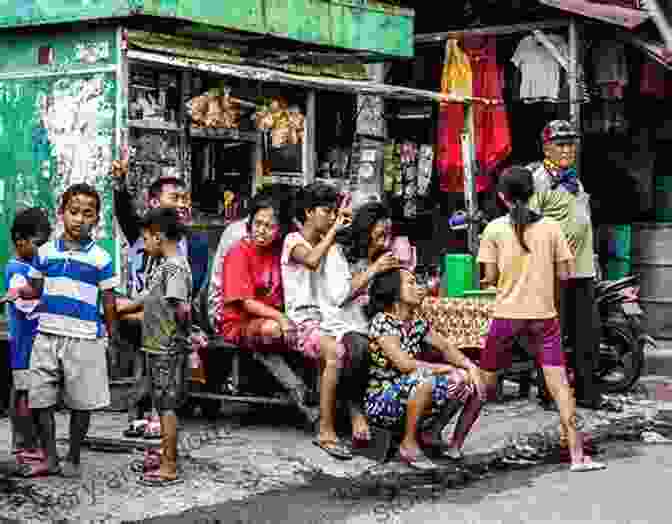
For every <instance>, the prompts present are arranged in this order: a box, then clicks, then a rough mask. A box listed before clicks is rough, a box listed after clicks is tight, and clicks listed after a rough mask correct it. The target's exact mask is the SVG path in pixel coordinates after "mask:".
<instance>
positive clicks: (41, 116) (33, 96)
mask: <svg viewBox="0 0 672 524" xmlns="http://www.w3.org/2000/svg"><path fill="white" fill-rule="evenodd" d="M115 38H116V33H115V31H114V29H110V30H109V31H107V30H105V29H103V28H101V29H99V30H97V31H95V32H90V33H88V34H83V33H70V34H58V35H46V34H42V33H34V34H33V35H30V36H28V35H21V36H18V35H5V36H4V38H3V39H0V56H3V59H2V60H0V166H1V167H2V169H0V266H1V265H4V263H5V262H6V260H7V259H8V258H9V256H11V253H12V245H11V239H10V235H9V230H10V228H11V224H12V221H13V218H14V215H15V213H16V212H17V211H18V210H20V209H22V208H26V207H33V206H37V207H42V208H45V209H46V210H47V211H48V212H49V216H50V219H51V221H52V224H53V225H54V226H55V229H56V231H55V233H56V234H58V233H60V232H61V231H62V225H61V224H60V223H59V222H60V221H59V218H58V214H57V209H58V206H59V203H60V199H61V196H62V194H63V192H64V191H65V189H66V188H67V187H68V186H70V185H72V184H74V183H79V182H86V183H88V184H90V185H92V186H93V187H95V188H96V189H97V190H98V191H99V193H100V194H101V197H102V202H103V206H102V212H101V221H100V225H99V228H98V231H97V232H96V235H97V238H98V239H101V240H102V242H103V245H104V246H105V248H106V249H108V250H109V251H111V254H112V255H113V256H114V255H115V253H114V249H115V245H116V244H115V242H114V238H113V237H114V230H113V210H112V193H111V185H110V179H109V172H110V167H111V162H112V159H113V152H114V151H115V148H116V142H117V141H118V138H117V133H116V128H117V127H118V124H117V109H116V108H117V105H118V102H117V99H118V97H117V94H118V93H117V85H118V82H117V77H116V69H115V67H116V66H115V62H116V61H117V58H116V57H117V49H116V47H117V46H116V40H115ZM43 46H49V47H50V48H51V50H52V51H51V58H52V61H51V63H50V64H44V65H40V64H39V63H38V62H39V60H38V57H39V56H40V51H39V49H40V47H43ZM4 53H9V56H8V54H4Z"/></svg>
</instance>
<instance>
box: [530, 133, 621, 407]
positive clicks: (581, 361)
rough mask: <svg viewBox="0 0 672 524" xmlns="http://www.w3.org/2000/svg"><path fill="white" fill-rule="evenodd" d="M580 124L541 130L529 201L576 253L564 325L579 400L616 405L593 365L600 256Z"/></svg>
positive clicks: (586, 404)
mask: <svg viewBox="0 0 672 524" xmlns="http://www.w3.org/2000/svg"><path fill="white" fill-rule="evenodd" d="M578 137H579V134H578V132H577V130H576V129H575V128H574V126H573V125H572V124H570V123H569V122H567V121H565V120H554V121H552V122H550V123H549V124H548V125H546V127H545V128H544V130H543V131H542V143H543V150H544V161H543V162H541V163H539V164H533V165H532V166H531V170H532V173H533V177H534V189H535V194H534V195H533V196H532V198H531V200H530V207H532V208H534V209H537V210H538V211H539V212H541V213H542V214H543V215H544V216H547V217H551V218H554V219H555V220H557V221H558V222H560V225H561V227H562V229H563V232H564V233H565V236H566V237H567V240H568V241H569V244H570V247H571V248H572V251H573V253H574V256H575V259H574V267H573V278H572V279H570V280H569V281H568V284H567V285H566V287H565V288H564V289H563V290H562V293H561V302H562V314H561V319H562V322H563V324H564V326H563V327H564V331H565V334H566V336H567V338H568V340H569V343H570V345H571V346H572V347H573V348H574V362H573V367H574V369H575V373H576V399H577V400H576V401H577V404H578V405H579V406H582V407H586V408H591V409H599V408H606V409H615V406H613V405H612V404H610V403H608V402H605V401H604V400H603V398H602V396H601V394H600V392H599V388H598V384H596V383H595V379H594V369H595V364H596V362H595V361H596V359H597V356H598V354H597V352H598V348H599V340H600V319H599V313H598V311H597V307H596V305H595V281H594V279H595V270H596V268H595V262H594V249H593V226H592V223H591V216H590V196H589V195H588V194H587V193H586V192H585V191H584V189H583V184H582V183H581V181H580V180H579V179H578V177H577V175H576V167H575V165H576V141H577V139H578Z"/></svg>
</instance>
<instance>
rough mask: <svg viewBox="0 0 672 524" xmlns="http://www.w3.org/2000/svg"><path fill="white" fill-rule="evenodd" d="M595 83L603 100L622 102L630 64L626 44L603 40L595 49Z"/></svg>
mask: <svg viewBox="0 0 672 524" xmlns="http://www.w3.org/2000/svg"><path fill="white" fill-rule="evenodd" d="M593 67H594V68H595V83H596V84H597V85H598V86H599V88H600V95H601V96H602V98H605V99H608V100H621V99H622V98H623V96H624V91H625V86H627V85H628V62H627V60H626V55H625V44H623V43H621V42H618V41H613V40H601V41H600V42H599V43H598V44H597V45H596V46H595V47H594V48H593Z"/></svg>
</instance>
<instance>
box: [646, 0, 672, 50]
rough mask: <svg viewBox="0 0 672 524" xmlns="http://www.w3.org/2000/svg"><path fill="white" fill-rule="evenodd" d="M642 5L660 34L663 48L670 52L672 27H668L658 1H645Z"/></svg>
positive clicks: (671, 47)
mask: <svg viewBox="0 0 672 524" xmlns="http://www.w3.org/2000/svg"><path fill="white" fill-rule="evenodd" d="M644 5H645V6H646V8H647V9H648V11H649V14H650V15H651V18H652V19H653V22H654V24H656V27H657V28H658V31H660V34H661V36H662V37H663V40H664V41H665V47H666V48H667V50H668V51H672V27H670V23H669V21H668V20H667V18H666V17H665V13H664V12H663V10H662V9H661V7H660V4H659V3H658V0H646V1H645V3H644Z"/></svg>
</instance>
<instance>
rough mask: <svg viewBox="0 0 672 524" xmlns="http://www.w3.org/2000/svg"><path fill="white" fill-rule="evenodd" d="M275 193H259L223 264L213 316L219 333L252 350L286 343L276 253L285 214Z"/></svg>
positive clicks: (285, 223)
mask: <svg viewBox="0 0 672 524" xmlns="http://www.w3.org/2000/svg"><path fill="white" fill-rule="evenodd" d="M284 215H285V212H283V211H281V206H280V204H279V203H278V202H277V201H275V200H274V199H271V198H268V197H261V198H259V199H257V200H256V201H255V202H254V204H253V208H252V210H251V213H250V219H249V222H248V224H247V236H246V237H245V238H243V239H242V240H240V241H239V242H238V243H237V244H236V245H234V246H233V247H232V248H231V250H230V251H229V252H228V253H227V254H226V255H225V257H224V262H223V264H222V267H223V269H222V284H223V285H222V295H223V303H224V307H223V308H222V310H221V312H220V313H219V315H218V317H217V318H216V319H215V327H216V331H217V334H218V335H220V336H222V337H223V338H224V339H225V340H227V341H228V342H231V343H233V344H237V345H239V346H241V347H244V348H247V349H254V350H256V351H269V350H276V351H277V350H279V349H284V347H285V344H284V343H283V341H284V340H286V339H287V335H288V334H289V330H290V322H289V320H288V319H287V317H286V316H285V315H284V313H283V312H282V307H283V295H282V281H281V279H280V253H281V251H280V250H281V247H282V240H283V238H284V236H285V233H286V232H287V231H286V230H287V228H288V224H289V220H288V219H287V218H288V217H285V216H284Z"/></svg>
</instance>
